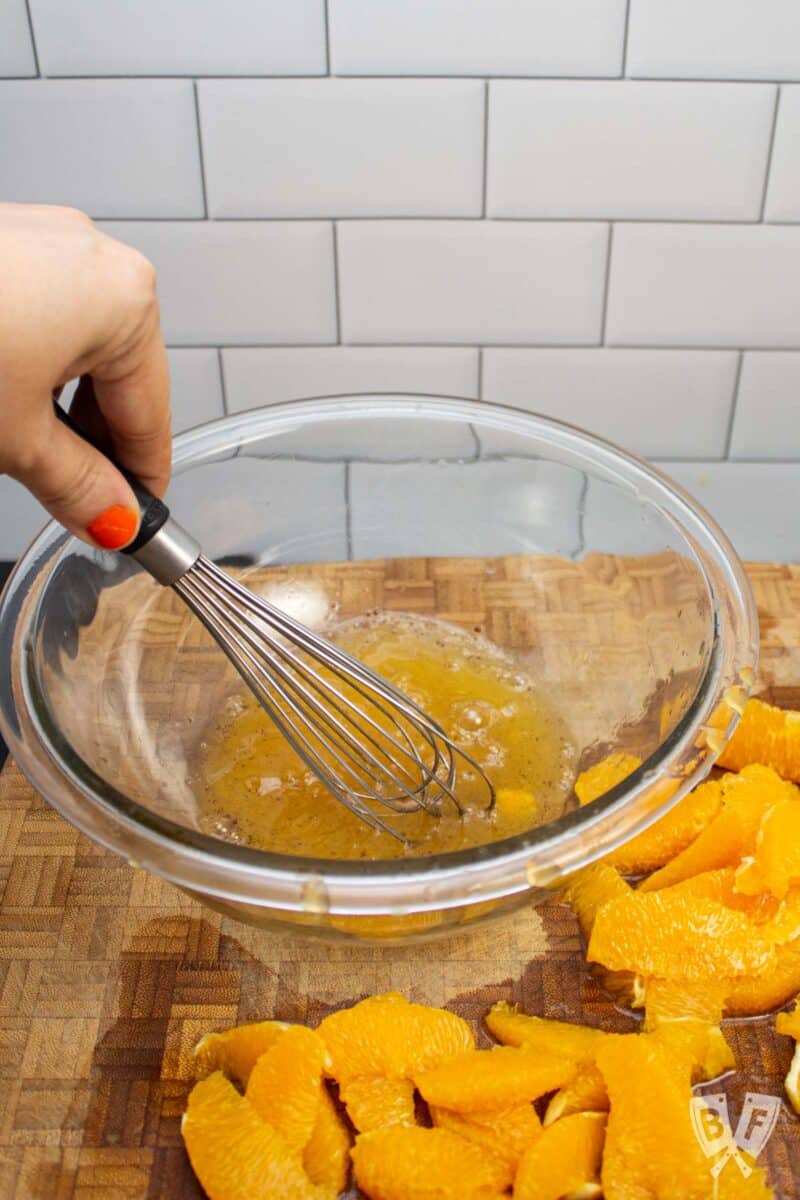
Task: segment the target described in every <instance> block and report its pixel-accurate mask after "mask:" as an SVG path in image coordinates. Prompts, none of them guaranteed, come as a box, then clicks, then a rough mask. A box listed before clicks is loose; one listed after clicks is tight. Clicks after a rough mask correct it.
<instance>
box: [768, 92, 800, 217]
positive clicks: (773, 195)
mask: <svg viewBox="0 0 800 1200" xmlns="http://www.w3.org/2000/svg"><path fill="white" fill-rule="evenodd" d="M764 216H765V218H766V220H767V221H800V86H794V87H792V86H791V85H788V84H785V85H784V86H783V87H782V88H781V96H780V100H779V102H778V119H777V124H776V126H775V144H774V146H773V148H772V164H771V166H770V172H769V188H768V190H767V204H766V209H765V211H764Z"/></svg>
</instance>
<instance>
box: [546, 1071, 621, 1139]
mask: <svg viewBox="0 0 800 1200" xmlns="http://www.w3.org/2000/svg"><path fill="white" fill-rule="evenodd" d="M580 1112H608V1090H607V1088H606V1081H605V1079H603V1076H602V1075H601V1074H600V1071H599V1070H598V1069H597V1067H596V1066H595V1064H594V1063H581V1065H580V1066H579V1067H578V1070H577V1073H576V1075H575V1077H574V1079H571V1080H570V1082H569V1083H565V1084H564V1086H563V1087H562V1088H560V1089H559V1090H558V1091H557V1092H556V1094H555V1096H553V1098H552V1099H551V1101H550V1103H549V1104H548V1106H547V1111H546V1112H545V1114H544V1122H543V1124H544V1126H545V1128H546V1127H547V1126H548V1125H552V1124H553V1122H554V1121H560V1120H561V1118H562V1117H569V1116H572V1114H573V1113H580Z"/></svg>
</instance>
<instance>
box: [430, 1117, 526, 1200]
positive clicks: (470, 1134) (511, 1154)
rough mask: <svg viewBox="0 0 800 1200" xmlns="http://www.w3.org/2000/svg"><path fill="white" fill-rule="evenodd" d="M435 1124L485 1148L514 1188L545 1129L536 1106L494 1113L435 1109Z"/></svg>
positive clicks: (506, 1181)
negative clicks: (521, 1164) (528, 1151)
mask: <svg viewBox="0 0 800 1200" xmlns="http://www.w3.org/2000/svg"><path fill="white" fill-rule="evenodd" d="M431 1120H432V1121H433V1124H434V1126H435V1127H436V1128H437V1129H449V1130H450V1132H451V1133H457V1134H458V1135H459V1137H462V1138H466V1140H467V1141H468V1142H473V1143H474V1144H475V1145H476V1146H480V1147H482V1149H483V1150H485V1151H486V1152H487V1153H488V1154H491V1155H492V1156H493V1157H494V1158H496V1159H497V1161H498V1162H500V1163H502V1164H503V1166H504V1167H505V1168H506V1171H507V1177H506V1179H505V1180H504V1186H505V1187H511V1184H512V1183H513V1182H514V1176H515V1174H516V1171H517V1167H518V1166H519V1162H520V1159H521V1158H522V1155H523V1154H524V1152H525V1150H526V1149H527V1148H528V1146H530V1145H531V1143H532V1142H535V1141H536V1139H537V1138H538V1137H539V1135H540V1133H541V1131H542V1125H541V1122H540V1120H539V1118H538V1117H537V1115H536V1110H535V1109H534V1107H533V1105H532V1104H520V1105H518V1106H517V1107H516V1108H505V1109H501V1110H500V1111H499V1112H490V1113H483V1114H481V1113H468V1114H465V1113H455V1112H450V1110H449V1109H447V1108H437V1107H436V1106H435V1105H433V1106H432V1108H431Z"/></svg>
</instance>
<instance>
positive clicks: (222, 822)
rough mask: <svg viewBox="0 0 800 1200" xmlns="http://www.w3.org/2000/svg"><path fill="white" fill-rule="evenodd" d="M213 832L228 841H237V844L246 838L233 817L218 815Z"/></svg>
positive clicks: (212, 828) (213, 825)
mask: <svg viewBox="0 0 800 1200" xmlns="http://www.w3.org/2000/svg"><path fill="white" fill-rule="evenodd" d="M211 832H212V833H213V834H214V836H215V837H220V838H224V840H225V841H226V842H235V843H236V844H237V845H238V844H239V843H241V842H242V841H243V840H244V839H243V838H242V835H241V833H240V832H239V826H238V824H237V822H236V821H235V819H234V818H233V817H217V818H216V819H215V820H214V822H213V824H212V826H211Z"/></svg>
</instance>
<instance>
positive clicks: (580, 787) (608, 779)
mask: <svg viewBox="0 0 800 1200" xmlns="http://www.w3.org/2000/svg"><path fill="white" fill-rule="evenodd" d="M641 765H642V760H641V759H640V758H637V757H636V755H635V754H625V753H624V751H620V752H618V753H616V754H609V755H608V757H607V758H604V759H602V760H601V761H600V762H599V763H595V765H594V766H593V767H589V769H588V771H582V772H581V774H580V775H579V776H578V778H577V779H576V780H575V795H576V796H577V797H578V800H579V802H580V804H581V805H584V804H591V803H592V801H594V800H597V799H598V798H599V797H600V796H603V795H605V793H606V792H609V791H610V790H611V788H612V787H616V785H617V784H618V783H622V781H623V779H627V778H628V776H629V775H632V774H633V772H634V771H635V770H637V768H638V767H640V766H641Z"/></svg>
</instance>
